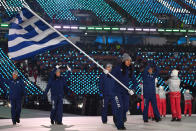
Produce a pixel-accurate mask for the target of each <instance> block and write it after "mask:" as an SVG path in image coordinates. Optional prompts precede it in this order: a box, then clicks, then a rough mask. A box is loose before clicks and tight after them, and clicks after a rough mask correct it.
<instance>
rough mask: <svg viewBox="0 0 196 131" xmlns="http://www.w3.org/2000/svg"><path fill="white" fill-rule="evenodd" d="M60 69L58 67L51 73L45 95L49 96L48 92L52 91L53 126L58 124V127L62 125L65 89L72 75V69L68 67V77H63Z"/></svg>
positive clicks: (51, 116)
mask: <svg viewBox="0 0 196 131" xmlns="http://www.w3.org/2000/svg"><path fill="white" fill-rule="evenodd" d="M59 67H60V66H58V65H57V66H56V69H54V70H53V71H52V72H51V73H50V78H49V80H48V85H47V87H46V89H45V92H44V94H45V95H47V93H48V91H49V90H50V91H51V103H52V110H51V114H50V119H51V124H54V123H56V124H57V125H62V124H63V123H62V117H63V97H64V87H66V86H67V78H68V77H69V75H70V72H71V69H70V68H69V67H68V66H67V69H68V71H69V73H68V75H67V77H63V76H61V70H60V69H59Z"/></svg>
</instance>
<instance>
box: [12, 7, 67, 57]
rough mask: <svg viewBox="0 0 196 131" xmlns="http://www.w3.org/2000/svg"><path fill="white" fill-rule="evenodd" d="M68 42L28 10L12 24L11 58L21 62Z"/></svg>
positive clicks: (23, 10) (18, 15)
mask: <svg viewBox="0 0 196 131" xmlns="http://www.w3.org/2000/svg"><path fill="white" fill-rule="evenodd" d="M67 43H68V42H67V41H66V40H65V39H64V38H62V37H61V36H60V35H59V34H58V33H56V32H55V31H53V30H52V29H51V28H50V27H49V26H47V25H46V24H44V23H43V22H42V21H41V20H39V18H38V17H36V16H35V15H33V14H32V13H31V12H30V11H29V10H27V9H26V8H24V9H22V10H21V12H20V13H19V14H17V15H16V16H15V17H14V19H13V21H12V23H11V24H10V29H9V35H8V50H9V53H8V55H9V57H10V58H11V59H12V60H21V59H26V58H29V57H32V56H34V55H37V54H40V53H43V52H44V51H47V50H50V49H53V48H57V47H59V46H62V45H64V44H67Z"/></svg>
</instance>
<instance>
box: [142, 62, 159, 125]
mask: <svg viewBox="0 0 196 131" xmlns="http://www.w3.org/2000/svg"><path fill="white" fill-rule="evenodd" d="M158 74H159V69H158V68H157V67H156V66H155V64H149V65H148V66H147V67H146V68H145V69H144V71H143V75H142V77H143V95H144V111H143V120H144V122H148V107H149V102H151V104H152V107H153V112H154V116H155V120H156V122H158V121H160V120H161V119H160V114H159V111H158V107H157V101H156V88H155V78H157V77H158Z"/></svg>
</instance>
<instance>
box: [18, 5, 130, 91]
mask: <svg viewBox="0 0 196 131" xmlns="http://www.w3.org/2000/svg"><path fill="white" fill-rule="evenodd" d="M22 5H23V6H24V7H25V8H26V9H28V10H29V11H30V12H31V13H32V14H33V15H35V16H36V17H37V18H39V19H40V20H41V21H42V22H43V23H45V24H46V25H48V26H49V27H50V28H51V29H52V30H54V31H55V32H56V33H58V34H59V35H60V36H61V37H63V38H64V39H65V40H66V41H67V42H68V43H70V44H71V45H72V46H74V47H75V48H76V49H77V50H79V51H80V52H81V53H82V54H84V55H85V56H86V57H88V59H90V60H91V61H92V62H94V63H95V64H96V65H97V66H98V67H99V68H101V69H102V70H103V71H104V70H105V69H104V68H103V66H101V65H100V64H99V63H98V62H96V61H95V60H94V59H93V58H91V57H90V56H89V55H88V54H86V53H85V52H84V51H83V50H82V49H80V48H79V47H78V46H77V45H75V44H74V43H73V42H72V41H70V40H69V39H67V38H66V37H65V36H64V35H63V34H61V33H60V32H59V31H58V30H56V29H55V28H54V27H52V26H51V25H50V24H49V23H48V22H46V21H45V20H44V19H42V18H41V17H40V16H39V15H37V14H36V13H35V12H34V11H33V10H31V9H30V7H28V5H27V4H22ZM108 75H110V76H111V77H112V78H113V79H114V80H115V81H117V82H118V83H119V84H120V85H121V86H122V87H124V88H125V89H126V90H127V91H128V92H129V91H131V90H130V89H129V88H128V87H126V86H125V85H124V84H123V83H122V82H120V81H119V80H118V79H117V78H116V77H115V76H113V75H112V74H111V73H108Z"/></svg>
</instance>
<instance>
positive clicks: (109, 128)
mask: <svg viewBox="0 0 196 131" xmlns="http://www.w3.org/2000/svg"><path fill="white" fill-rule="evenodd" d="M49 114H50V112H47V111H39V110H27V109H23V111H22V118H21V123H20V124H18V125H16V126H13V125H12V123H11V119H0V130H2V131H13V130H14V131H17V130H20V131H34V130H39V131H115V130H116V128H115V127H114V124H113V122H112V117H111V116H109V117H108V119H109V120H108V124H102V123H101V119H100V117H99V116H77V115H71V114H64V117H63V123H64V125H61V126H58V125H51V124H50V119H49V117H48V116H49ZM5 117H6V118H9V117H10V113H9V109H7V108H2V107H0V118H5ZM170 120H171V115H168V116H166V118H164V119H163V120H162V121H161V122H159V123H156V122H154V121H149V123H144V122H143V121H142V116H141V115H131V116H128V121H127V123H126V124H125V126H126V127H127V130H130V131H146V130H151V131H153V130H154V131H166V130H167V131H194V130H195V128H196V115H193V116H192V117H184V116H183V117H182V121H181V122H170Z"/></svg>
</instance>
